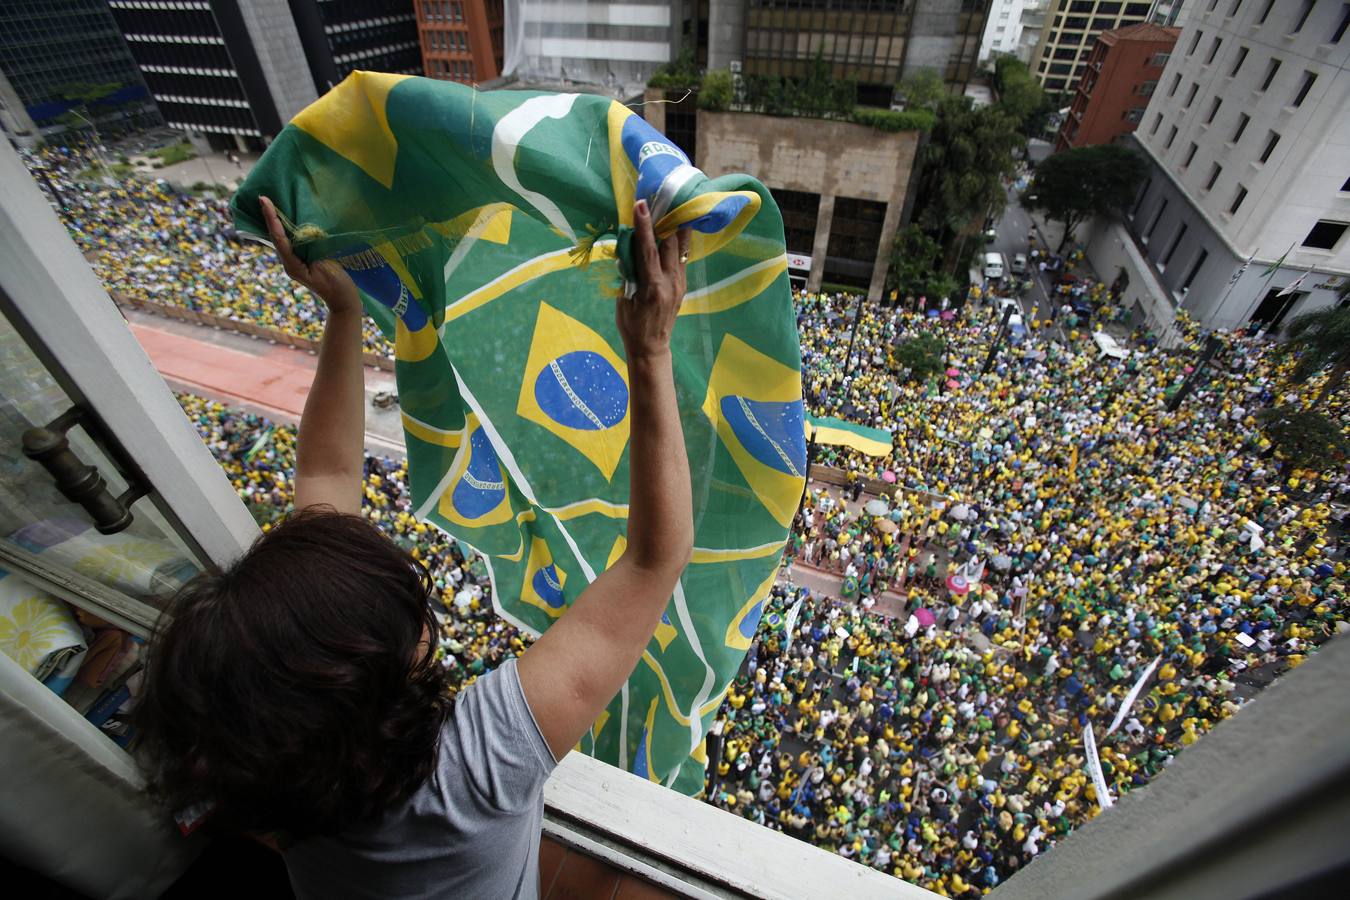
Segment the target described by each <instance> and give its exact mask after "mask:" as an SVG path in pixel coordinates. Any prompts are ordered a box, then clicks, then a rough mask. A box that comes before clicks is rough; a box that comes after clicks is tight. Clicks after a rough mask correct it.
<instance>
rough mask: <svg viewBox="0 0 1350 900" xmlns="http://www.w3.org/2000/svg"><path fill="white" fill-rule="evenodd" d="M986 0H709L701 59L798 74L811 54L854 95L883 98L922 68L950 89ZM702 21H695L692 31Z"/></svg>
mask: <svg viewBox="0 0 1350 900" xmlns="http://www.w3.org/2000/svg"><path fill="white" fill-rule="evenodd" d="M989 6H990V0H907V2H903V3H875V2H867V0H723V2H719V0H710V2H709V9H708V27H707V54H706V56H707V67H708V68H710V69H725V68H732V67H734V66H735V65H737V64H739V65H740V67H741V71H742V72H744V73H745V74H746V75H767V76H780V77H785V78H792V77H800V76H802V75H805V74H806V72H807V70H808V68H809V67H810V65H811V64H812V62H813V61H814V60H815V59H816V57H817V56H819V57H820V58H822V59H824V60H825V61H826V62H827V63H829V64H830V67H831V70H832V71H833V73H834V75H835V77H837V78H852V79H854V80H855V81H857V83H858V100H859V102H860V103H863V104H866V105H872V106H889V105H890V102H891V95H892V93H893V90H894V86H895V85H896V84H897V83H898V82H900V81H902V80H903V79H904V78H906V77H907V76H910V75H913V74H914V73H916V72H918V71H920V70H923V69H929V70H932V71H935V72H937V73H938V74H940V75H941V76H942V78H943V80H944V81H946V82H947V85H948V87H949V88H950V89H951V90H952V91H953V92H954V93H961V92H963V91H964V90H965V89H966V86H967V85H968V83H969V82H970V79H971V76H972V75H973V74H974V72H975V66H976V63H977V60H978V57H979V53H980V39H981V35H982V34H983V33H984V26H985V15H986V12H987V11H988V9H989ZM701 33H702V29H700V34H701Z"/></svg>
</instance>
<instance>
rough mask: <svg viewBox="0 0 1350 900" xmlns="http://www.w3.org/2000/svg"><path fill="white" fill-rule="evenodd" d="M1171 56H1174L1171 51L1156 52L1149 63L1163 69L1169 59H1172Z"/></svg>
mask: <svg viewBox="0 0 1350 900" xmlns="http://www.w3.org/2000/svg"><path fill="white" fill-rule="evenodd" d="M1171 58H1172V54H1171V53H1170V52H1168V53H1155V54H1153V58H1152V59H1151V60H1149V63H1148V64H1149V65H1150V66H1157V67H1158V68H1160V69H1161V68H1162V67H1163V66H1165V65H1167V61H1168V60H1169V59H1171Z"/></svg>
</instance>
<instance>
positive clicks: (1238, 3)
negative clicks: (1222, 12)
mask: <svg viewBox="0 0 1350 900" xmlns="http://www.w3.org/2000/svg"><path fill="white" fill-rule="evenodd" d="M1241 7H1242V0H1233V5H1232V7H1230V8H1229V10H1228V18H1230V19H1231V18H1233V16H1236V15H1237V11H1238V10H1239V9H1240V8H1241Z"/></svg>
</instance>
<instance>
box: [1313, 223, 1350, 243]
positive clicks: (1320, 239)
mask: <svg viewBox="0 0 1350 900" xmlns="http://www.w3.org/2000/svg"><path fill="white" fill-rule="evenodd" d="M1347 227H1350V223H1346V222H1332V221H1331V220H1329V219H1322V220H1321V221H1320V222H1318V223H1317V224H1316V225H1314V226H1313V227H1312V231H1309V232H1308V236H1307V237H1305V238H1304V239H1303V246H1305V247H1312V248H1313V249H1314V250H1333V249H1335V247H1336V244H1337V243H1338V242H1339V241H1340V239H1341V236H1342V235H1343V234H1345V229H1346V228H1347Z"/></svg>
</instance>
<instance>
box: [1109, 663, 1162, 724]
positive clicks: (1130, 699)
mask: <svg viewBox="0 0 1350 900" xmlns="http://www.w3.org/2000/svg"><path fill="white" fill-rule="evenodd" d="M1160 659H1162V657H1161V656H1155V657H1153V662H1151V663H1149V664H1148V668H1147V669H1145V670H1144V674H1143V675H1140V676H1139V678H1138V680H1136V681H1135V683H1134V687H1132V688H1130V692H1129V693H1128V694H1126V695H1125V699H1124V700H1122V701H1120V709H1118V710H1116V717H1115V718H1114V719H1112V720H1111V727H1110V728H1108V729H1106V733H1107V734H1113V733H1114V732H1115V730H1116V729H1117V728H1119V727H1120V723H1121V722H1124V721H1125V716H1127V715H1129V712H1130V707H1131V706H1134V701H1135V700H1138V699H1139V692H1140V691H1142V690H1143V689H1144V682H1145V681H1148V676H1150V675H1152V674H1153V670H1154V669H1156V668H1157V667H1158V661H1159V660H1160Z"/></svg>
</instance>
